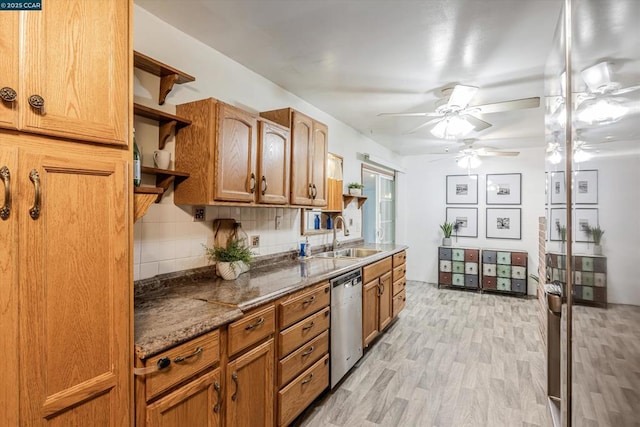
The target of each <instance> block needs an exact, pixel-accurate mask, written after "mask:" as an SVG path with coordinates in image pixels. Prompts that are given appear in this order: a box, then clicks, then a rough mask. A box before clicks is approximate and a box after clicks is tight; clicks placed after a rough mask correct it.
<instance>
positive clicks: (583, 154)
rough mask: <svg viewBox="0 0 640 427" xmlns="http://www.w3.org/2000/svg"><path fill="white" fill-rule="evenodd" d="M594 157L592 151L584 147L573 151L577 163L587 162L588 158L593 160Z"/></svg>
mask: <svg viewBox="0 0 640 427" xmlns="http://www.w3.org/2000/svg"><path fill="white" fill-rule="evenodd" d="M592 157H593V155H592V154H591V153H589V152H588V151H585V150H583V149H582V148H578V149H577V150H575V151H574V152H573V161H574V162H576V163H582V162H586V161H587V160H591V158H592Z"/></svg>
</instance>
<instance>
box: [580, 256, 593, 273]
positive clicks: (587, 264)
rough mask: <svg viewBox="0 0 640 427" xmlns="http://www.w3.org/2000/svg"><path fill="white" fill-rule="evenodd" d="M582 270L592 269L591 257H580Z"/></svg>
mask: <svg viewBox="0 0 640 427" xmlns="http://www.w3.org/2000/svg"><path fill="white" fill-rule="evenodd" d="M582 271H593V258H591V257H586V256H584V257H582Z"/></svg>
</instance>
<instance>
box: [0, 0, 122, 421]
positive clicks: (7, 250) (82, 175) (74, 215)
mask: <svg viewBox="0 0 640 427" xmlns="http://www.w3.org/2000/svg"><path fill="white" fill-rule="evenodd" d="M130 13H131V3H130V1H129V0H118V1H109V2H106V1H105V2H93V1H89V0H69V1H67V0H65V1H62V0H50V1H47V2H46V3H45V4H43V10H42V11H41V12H4V13H2V14H0V15H2V16H0V25H2V28H3V30H2V31H1V32H0V46H2V47H3V50H2V58H1V59H0V88H3V89H2V90H0V96H3V97H5V99H4V100H3V101H0V128H5V129H6V128H9V129H14V130H16V129H17V130H18V131H22V132H15V131H9V132H7V131H5V130H3V129H0V177H1V178H0V250H2V257H0V273H1V276H2V280H1V281H0V287H1V289H0V330H1V331H2V333H1V334H0V336H1V337H2V338H0V357H2V358H3V359H2V360H3V369H2V370H1V371H2V372H1V373H0V407H1V408H2V410H1V413H2V423H7V425H12V426H13V425H33V426H35V425H38V426H59V425H111V426H120V425H130V424H131V420H132V419H131V412H130V411H131V384H132V382H131V378H130V377H131V360H132V357H131V355H132V337H131V323H130V319H131V310H132V309H131V304H132V292H131V286H130V284H131V279H132V273H131V267H130V253H131V240H132V239H131V236H132V230H131V228H130V216H131V211H130V201H131V185H130V172H129V171H130V169H131V164H130V163H131V162H130V160H129V159H130V157H131V151H130V149H128V147H127V146H128V141H129V129H130V126H131V123H130V120H129V118H130V115H131V107H130V105H129V103H130V96H131V64H132V61H131V50H130V46H129V26H130ZM19 40H20V45H18V41H19ZM5 48H6V50H5ZM31 95H38V96H39V97H40V98H36V97H34V98H32V100H31V101H32V104H33V106H30V105H29V98H30V97H31ZM41 105H43V108H40V106H41ZM36 134H39V135H36ZM47 136H56V137H59V138H56V139H52V138H48V137H47ZM79 142H80V143H79ZM82 142H101V143H103V145H95V144H83V143H82ZM105 144H106V145H105ZM110 145H111V146H110ZM114 145H115V146H117V147H113V146H114Z"/></svg>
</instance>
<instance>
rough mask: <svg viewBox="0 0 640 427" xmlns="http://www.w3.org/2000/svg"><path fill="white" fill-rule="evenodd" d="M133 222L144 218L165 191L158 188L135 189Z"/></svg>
mask: <svg viewBox="0 0 640 427" xmlns="http://www.w3.org/2000/svg"><path fill="white" fill-rule="evenodd" d="M133 193H134V194H133V222H136V221H137V220H138V219H140V218H142V217H143V216H144V214H146V213H147V210H149V206H151V205H152V204H153V203H154V202H156V201H157V200H158V197H162V193H164V190H163V189H162V188H158V187H135V188H134V190H133Z"/></svg>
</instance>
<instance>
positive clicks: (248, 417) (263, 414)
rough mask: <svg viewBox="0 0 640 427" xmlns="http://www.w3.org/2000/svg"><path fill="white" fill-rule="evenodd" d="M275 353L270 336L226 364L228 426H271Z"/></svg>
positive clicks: (272, 420)
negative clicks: (264, 341) (262, 342)
mask: <svg viewBox="0 0 640 427" xmlns="http://www.w3.org/2000/svg"><path fill="white" fill-rule="evenodd" d="M274 354H275V353H274V344H273V339H270V340H269V341H267V342H266V343H264V344H262V345H260V346H258V347H256V348H254V349H253V350H251V351H249V352H248V353H246V354H244V355H242V356H240V357H238V358H237V359H235V360H233V361H230V362H229V364H228V365H227V381H226V388H227V390H226V398H225V402H226V405H227V417H226V425H227V426H229V427H244V426H246V427H269V426H273V424H274V421H275V420H274V414H273V409H274V400H273V390H274V383H273V370H274V363H275V360H274Z"/></svg>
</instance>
